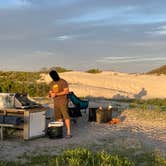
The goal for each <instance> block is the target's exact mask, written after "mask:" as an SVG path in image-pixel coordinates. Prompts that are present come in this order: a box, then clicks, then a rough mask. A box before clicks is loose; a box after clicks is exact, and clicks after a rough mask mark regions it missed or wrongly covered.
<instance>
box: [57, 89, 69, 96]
mask: <svg viewBox="0 0 166 166" xmlns="http://www.w3.org/2000/svg"><path fill="white" fill-rule="evenodd" d="M68 93H69V88H64V89H63V91H61V92H58V93H56V95H55V96H62V95H67V94H68Z"/></svg>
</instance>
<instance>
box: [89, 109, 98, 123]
mask: <svg viewBox="0 0 166 166" xmlns="http://www.w3.org/2000/svg"><path fill="white" fill-rule="evenodd" d="M97 109H98V108H89V119H88V121H89V122H96V110H97Z"/></svg>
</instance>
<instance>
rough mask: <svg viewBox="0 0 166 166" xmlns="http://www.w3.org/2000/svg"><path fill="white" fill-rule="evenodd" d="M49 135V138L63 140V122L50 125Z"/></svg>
mask: <svg viewBox="0 0 166 166" xmlns="http://www.w3.org/2000/svg"><path fill="white" fill-rule="evenodd" d="M47 135H48V136H49V138H52V139H53V138H63V122H57V121H55V122H50V123H48V129H47Z"/></svg>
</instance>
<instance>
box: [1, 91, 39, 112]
mask: <svg viewBox="0 0 166 166" xmlns="http://www.w3.org/2000/svg"><path fill="white" fill-rule="evenodd" d="M39 107H42V106H41V105H40V104H38V103H36V102H34V101H32V100H30V99H29V98H28V96H27V94H19V93H0V108H16V109H17V108H21V109H30V108H39Z"/></svg>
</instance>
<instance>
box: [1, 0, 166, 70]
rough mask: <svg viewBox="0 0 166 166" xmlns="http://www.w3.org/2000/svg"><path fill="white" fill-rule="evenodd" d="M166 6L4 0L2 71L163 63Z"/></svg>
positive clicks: (160, 2) (156, 2)
mask: <svg viewBox="0 0 166 166" xmlns="http://www.w3.org/2000/svg"><path fill="white" fill-rule="evenodd" d="M165 8H166V1H165V0H0V70H17V71H38V70H40V69H41V68H43V67H46V68H50V67H52V66H61V67H65V68H67V69H72V70H83V71H85V70H88V69H91V68H98V69H101V70H114V71H120V72H130V73H133V72H146V71H149V70H151V69H154V68H157V67H160V66H161V65H165V64H166V9H165Z"/></svg>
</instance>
